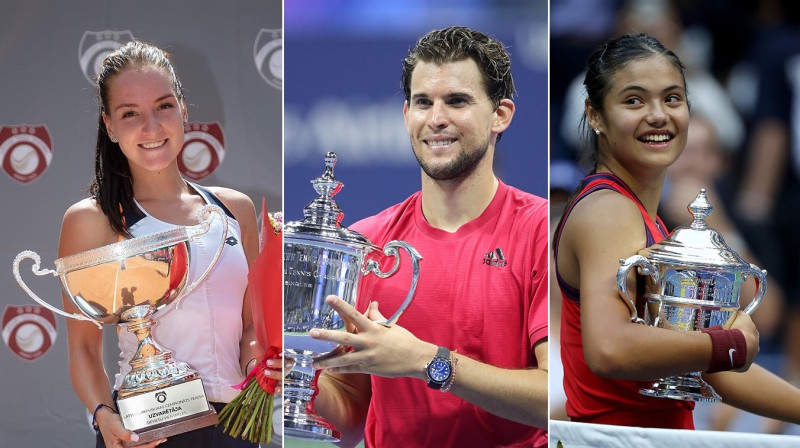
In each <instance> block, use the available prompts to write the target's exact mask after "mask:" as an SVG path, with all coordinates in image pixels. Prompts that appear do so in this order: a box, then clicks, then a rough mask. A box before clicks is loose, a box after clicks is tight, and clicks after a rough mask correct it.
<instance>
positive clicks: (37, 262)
mask: <svg viewBox="0 0 800 448" xmlns="http://www.w3.org/2000/svg"><path fill="white" fill-rule="evenodd" d="M26 258H30V259H31V260H33V266H31V271H33V273H34V274H36V275H39V276H43V275H52V276H54V277H57V276H58V272H56V271H54V270H52V269H41V264H42V259H41V257H39V254H37V253H36V252H34V251H32V250H25V251H22V252H20V253H19V254H17V256H16V257H15V258H14V278H15V279H17V283H18V284H19V286H20V287H21V288H22V289H23V290H24V291H25V292H26V293H28V295H29V296H30V298H32V299H33V300H35V301H36V302H37V303H39V304H40V305H42V306H43V307H45V308H47V309H48V310H50V311H52V312H54V313H56V314H60V315H62V316H64V317H71V318H73V319H77V320H85V321H87V322H91V323H93V324H95V325H97V328H103V323H102V322H100V321H99V320H95V319H92V318H90V317H87V316H84V315H82V314H77V313H71V314H70V313H67V312H65V311H63V310H62V309H60V308H56V307H54V306H53V305H50V304H49V303H47V302H45V301H44V300H42V299H41V298H39V296H37V295H36V293H34V292H33V291H31V289H30V288H28V285H26V284H25V281H23V280H22V275H20V273H19V264H20V263H21V262H22V260H24V259H26Z"/></svg>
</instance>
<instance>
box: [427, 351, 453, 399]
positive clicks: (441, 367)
mask: <svg viewBox="0 0 800 448" xmlns="http://www.w3.org/2000/svg"><path fill="white" fill-rule="evenodd" d="M452 375H453V365H452V363H451V361H450V349H448V348H445V347H439V350H438V351H437V352H436V356H434V357H433V359H432V360H431V362H429V363H428V364H427V365H426V366H425V376H426V377H428V387H430V388H431V389H441V388H442V386H443V385H445V384H447V381H449V380H450V377H451V376H452Z"/></svg>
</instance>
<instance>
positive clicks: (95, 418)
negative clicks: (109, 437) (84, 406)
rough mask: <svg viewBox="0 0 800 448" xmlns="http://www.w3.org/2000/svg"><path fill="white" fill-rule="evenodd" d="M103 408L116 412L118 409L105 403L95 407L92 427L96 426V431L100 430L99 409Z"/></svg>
mask: <svg viewBox="0 0 800 448" xmlns="http://www.w3.org/2000/svg"><path fill="white" fill-rule="evenodd" d="M102 408H108V410H109V411H111V412H113V413H115V414H116V413H117V411H116V410H115V409H114V408H112V407H111V406H109V405H107V404H105V403H100V404H98V405H97V407H96V408H94V412H93V413H92V428H94V429H95V430H96V431H100V427H99V426H97V411H99V410H100V409H102Z"/></svg>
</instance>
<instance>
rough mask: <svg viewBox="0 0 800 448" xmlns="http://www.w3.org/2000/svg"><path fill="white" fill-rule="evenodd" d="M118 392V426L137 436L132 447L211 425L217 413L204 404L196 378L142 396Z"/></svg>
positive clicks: (200, 384) (215, 419) (202, 394)
mask: <svg viewBox="0 0 800 448" xmlns="http://www.w3.org/2000/svg"><path fill="white" fill-rule="evenodd" d="M125 392H128V391H123V390H120V398H118V399H117V408H118V409H119V415H120V418H122V424H123V425H124V426H125V428H127V429H128V430H130V431H133V432H135V433H136V434H138V435H139V440H138V441H137V442H136V443H131V444H128V445H125V446H136V445H141V444H143V443H147V442H151V441H153V440H157V439H159V438H164V437H168V436H173V435H175V434H181V433H184V432H187V431H191V430H193V429H197V428H203V427H205V426H211V425H215V424H216V423H217V422H218V418H217V413H216V412H215V411H214V408H213V407H211V405H210V404H209V403H208V399H206V394H205V391H204V389H203V381H202V380H201V379H200V378H194V379H192V380H189V381H186V382H183V383H178V384H173V385H170V386H167V387H162V388H158V389H154V390H151V391H147V392H142V393H135V394H130V393H125Z"/></svg>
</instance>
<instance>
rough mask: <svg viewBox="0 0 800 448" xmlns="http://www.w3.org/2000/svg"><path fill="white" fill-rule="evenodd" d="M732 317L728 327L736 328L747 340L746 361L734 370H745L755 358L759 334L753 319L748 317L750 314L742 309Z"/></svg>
mask: <svg viewBox="0 0 800 448" xmlns="http://www.w3.org/2000/svg"><path fill="white" fill-rule="evenodd" d="M733 316H734V317H733V319H732V320H731V321H729V322H728V328H729V329H731V330H733V329H737V330H739V331H741V332H742V334H743V335H744V340H745V342H747V361H746V362H745V363H744V365H743V366H742V367H741V368H739V369H736V370H735V372H746V371H747V369H749V368H750V365H751V364H753V361H754V360H755V358H756V355H757V354H758V350H759V335H758V329H757V328H756V325H755V324H754V323H753V320H752V319H751V318H750V315H749V314H747V313H745V312H744V311H742V310H739V311H737V312H736V314H734V315H733Z"/></svg>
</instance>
